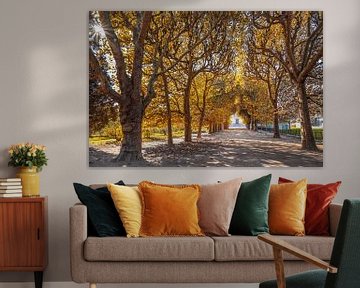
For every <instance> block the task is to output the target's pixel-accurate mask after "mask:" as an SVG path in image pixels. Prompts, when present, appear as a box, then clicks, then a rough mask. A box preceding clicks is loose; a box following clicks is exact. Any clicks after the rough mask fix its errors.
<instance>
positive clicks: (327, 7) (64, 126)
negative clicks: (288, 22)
mask: <svg viewBox="0 0 360 288" xmlns="http://www.w3.org/2000/svg"><path fill="white" fill-rule="evenodd" d="M94 9H103V10H140V9H148V10H176V9H177V10H206V9H210V10H259V9H263V10H276V9H279V10H324V16H325V29H324V30H325V32H324V34H325V43H324V45H325V50H324V54H325V55H324V57H325V80H324V87H325V101H324V102H325V103H324V110H325V111H324V119H325V151H324V167H323V168H314V169H311V168H290V169H289V168H286V169H284V168H277V169H262V168H252V169H249V168H164V169H162V168H101V169H100V168H99V169H96V168H89V167H88V156H87V149H88V148H87V129H88V128H87V127H88V120H87V111H88V104H87V86H88V82H87V73H88V70H87V69H88V67H87V57H88V52H87V47H88V46H87V39H88V37H87V21H88V20H87V18H88V11H89V10H94ZM359 11H360V2H359V1H358V0H343V1H313V0H302V1H298V0H288V1H284V0H278V1H274V0H252V1H249V0H246V1H242V0H227V1H226V0H224V1H218V0H207V1H205V0H182V1H175V0H162V1H160V0H153V1H140V0H132V1H119V0H112V1H110V0H108V1H100V0H99V1H95V0H92V1H90V0H82V1H80V0H77V1H73V0H58V1H51V0H32V1H26V0H23V1H20V0H1V1H0V37H1V38H0V39H1V40H0V97H1V99H0V176H1V177H6V176H13V175H14V173H15V170H14V169H13V168H8V167H7V161H8V157H7V154H6V148H7V147H8V146H9V145H10V144H13V143H17V142H22V141H33V142H37V143H42V144H45V145H47V146H48V149H49V150H48V156H49V158H50V161H49V166H48V167H46V168H45V169H44V170H43V172H42V173H41V181H42V183H41V193H42V195H48V196H49V238H50V239H49V241H50V247H49V250H50V251H49V252H50V259H49V266H48V269H47V271H46V274H45V280H46V281H66V280H69V279H70V274H69V257H68V255H69V247H68V246H69V242H68V238H69V235H68V230H69V229H68V220H69V219H68V208H69V207H70V206H71V205H72V204H73V203H74V202H76V201H77V200H76V196H75V193H74V191H73V188H72V182H74V181H78V182H83V183H95V182H96V183H99V182H107V181H115V180H119V179H124V180H125V181H126V182H128V183H137V182H138V181H139V180H142V179H149V180H153V181H159V182H168V183H180V182H182V183H191V182H200V183H204V182H213V181H215V180H218V179H221V180H225V179H229V178H232V177H237V176H239V175H241V176H244V177H245V178H246V179H252V178H255V177H257V176H260V175H264V174H265V173H269V172H271V173H273V177H274V179H275V180H276V179H277V177H278V176H285V177H290V178H294V179H297V178H300V177H308V178H309V180H310V181H311V182H319V183H326V182H329V181H336V180H339V179H340V180H342V181H343V185H342V187H341V190H340V193H339V195H338V197H337V199H336V200H337V201H342V200H343V199H344V198H345V197H359V196H360V192H359V191H360V173H359V166H360V130H359V126H358V125H359V123H360V113H359V107H360V95H359V93H360V92H359V91H360V53H359V48H360V14H359ZM9 280H14V281H27V280H32V275H30V274H29V273H0V282H4V281H9Z"/></svg>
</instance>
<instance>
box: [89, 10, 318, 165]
mask: <svg viewBox="0 0 360 288" xmlns="http://www.w3.org/2000/svg"><path fill="white" fill-rule="evenodd" d="M323 132H324V131H323V14H322V12H320V11H262V12H260V11H256V12H255V11H166V12H159V11H126V12H125V11H91V12H90V13H89V166H91V167H126V166H141V167H144V166H159V167H185V166H192V167H211V166H215V167H321V166H322V165H323Z"/></svg>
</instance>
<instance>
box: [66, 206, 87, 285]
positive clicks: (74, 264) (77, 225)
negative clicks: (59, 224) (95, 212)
mask: <svg viewBox="0 0 360 288" xmlns="http://www.w3.org/2000/svg"><path fill="white" fill-rule="evenodd" d="M69 213H70V268H71V277H72V279H73V281H75V282H78V283H83V282H85V279H86V263H85V259H84V252H83V245H84V242H85V240H86V238H87V208H86V206H85V205H82V204H75V205H74V206H72V207H70V211H69Z"/></svg>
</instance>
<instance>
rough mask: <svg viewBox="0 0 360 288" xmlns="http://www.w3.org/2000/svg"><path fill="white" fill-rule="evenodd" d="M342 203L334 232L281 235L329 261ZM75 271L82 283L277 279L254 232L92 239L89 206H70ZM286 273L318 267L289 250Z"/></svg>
mask: <svg viewBox="0 0 360 288" xmlns="http://www.w3.org/2000/svg"><path fill="white" fill-rule="evenodd" d="M340 212H341V205H338V204H332V205H331V207H330V224H331V229H330V230H331V231H330V232H331V236H330V237H318V236H304V237H294V236H280V237H281V238H282V239H284V240H286V241H288V242H289V243H291V244H293V245H295V246H298V247H299V248H301V249H304V250H305V251H307V252H310V253H311V254H313V255H315V256H317V257H319V258H321V259H323V260H325V261H328V260H329V259H330V254H331V250H332V246H333V242H334V235H335V233H336V229H337V224H338V221H339V217H340ZM70 251H71V255H70V256H71V275H72V279H73V281H75V282H77V283H90V287H91V288H93V287H96V283H250V282H253V283H257V282H261V281H263V280H267V279H272V278H274V277H275V269H274V265H273V261H272V259H273V255H272V249H271V246H270V245H267V244H265V243H264V242H261V241H259V240H258V239H257V237H251V236H230V237H153V238H126V237H104V238H98V237H88V235H87V210H86V206H84V205H82V204H76V205H74V206H73V207H71V208H70ZM284 259H285V267H286V274H291V273H296V272H300V271H304V270H308V269H311V268H313V267H312V266H310V264H307V263H305V262H302V261H298V260H296V259H295V258H294V257H292V256H291V255H288V254H285V255H284Z"/></svg>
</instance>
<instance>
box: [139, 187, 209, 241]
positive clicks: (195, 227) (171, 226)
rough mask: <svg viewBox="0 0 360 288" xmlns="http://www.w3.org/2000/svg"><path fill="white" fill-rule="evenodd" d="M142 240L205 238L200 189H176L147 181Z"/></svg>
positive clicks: (143, 191) (143, 197)
mask: <svg viewBox="0 0 360 288" xmlns="http://www.w3.org/2000/svg"><path fill="white" fill-rule="evenodd" d="M139 189H140V191H141V198H142V204H143V205H142V206H143V212H142V223H141V229H140V235H141V236H165V235H167V236H174V235H179V236H190V235H192V236H202V235H203V233H202V231H201V229H200V227H199V224H198V222H199V217H198V209H197V206H196V203H197V201H198V199H199V195H200V187H199V186H198V185H184V186H172V185H161V184H155V183H152V182H148V181H143V182H141V183H140V184H139Z"/></svg>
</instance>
